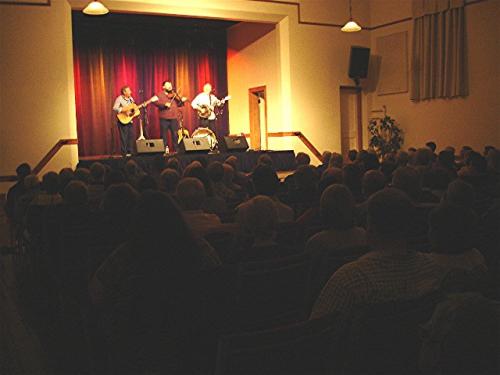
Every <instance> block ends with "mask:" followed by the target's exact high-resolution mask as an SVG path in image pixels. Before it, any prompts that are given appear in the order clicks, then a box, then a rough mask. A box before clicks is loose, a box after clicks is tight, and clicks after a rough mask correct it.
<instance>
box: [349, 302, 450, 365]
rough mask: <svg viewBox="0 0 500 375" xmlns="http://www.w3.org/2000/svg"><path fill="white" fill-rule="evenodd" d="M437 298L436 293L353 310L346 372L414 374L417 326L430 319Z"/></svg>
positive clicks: (418, 337)
mask: <svg viewBox="0 0 500 375" xmlns="http://www.w3.org/2000/svg"><path fill="white" fill-rule="evenodd" d="M440 299H441V294H440V293H439V292H436V293H431V294H429V295H425V296H423V297H420V298H417V299H413V300H408V301H393V302H387V303H381V304H376V305H370V306H366V307H364V308H362V309H359V310H358V311H355V313H354V315H353V317H352V322H351V330H350V335H349V338H350V339H349V357H348V361H347V364H346V366H347V367H346V369H347V373H356V374H357V373H362V374H415V373H417V361H418V354H419V351H420V347H421V339H420V325H421V324H423V323H425V322H427V321H428V320H429V319H430V317H431V316H432V313H433V311H434V308H435V306H436V305H437V303H438V302H439V301H440Z"/></svg>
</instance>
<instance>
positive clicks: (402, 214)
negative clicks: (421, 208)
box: [368, 188, 412, 250]
mask: <svg viewBox="0 0 500 375" xmlns="http://www.w3.org/2000/svg"><path fill="white" fill-rule="evenodd" d="M411 214H412V203H411V201H410V199H409V198H408V196H407V195H406V194H405V193H403V192H402V191H400V190H398V189H394V188H386V189H383V190H381V191H378V192H377V193H375V194H373V195H372V196H371V197H370V199H369V200H368V234H369V239H370V242H373V245H374V249H376V250H384V249H383V248H380V249H378V248H377V244H378V243H382V244H383V243H384V242H391V241H404V240H405V238H406V235H407V233H408V229H409V223H410V217H411ZM400 250H405V249H403V248H402V249H400Z"/></svg>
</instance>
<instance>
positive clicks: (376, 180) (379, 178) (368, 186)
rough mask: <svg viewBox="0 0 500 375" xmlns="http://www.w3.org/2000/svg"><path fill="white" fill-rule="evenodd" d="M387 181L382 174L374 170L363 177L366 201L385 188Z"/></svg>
mask: <svg viewBox="0 0 500 375" xmlns="http://www.w3.org/2000/svg"><path fill="white" fill-rule="evenodd" d="M385 184H386V179H385V176H384V174H383V173H382V172H380V171H378V170H376V169H372V170H371V171H368V172H366V173H365V174H364V175H363V180H362V186H363V195H364V197H365V198H366V199H368V198H370V197H371V196H372V195H373V194H375V193H376V192H377V191H379V190H382V189H383V188H384V187H385Z"/></svg>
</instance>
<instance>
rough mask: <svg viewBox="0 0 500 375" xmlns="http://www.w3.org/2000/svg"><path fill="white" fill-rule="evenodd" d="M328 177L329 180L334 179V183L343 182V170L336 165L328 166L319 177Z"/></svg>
mask: <svg viewBox="0 0 500 375" xmlns="http://www.w3.org/2000/svg"><path fill="white" fill-rule="evenodd" d="M327 178H328V179H329V180H330V181H334V182H333V183H335V184H343V183H344V171H343V170H342V169H341V168H336V167H328V168H327V169H325V171H324V172H323V174H322V175H321V179H322V180H324V179H327Z"/></svg>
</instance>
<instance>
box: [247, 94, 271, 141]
mask: <svg viewBox="0 0 500 375" xmlns="http://www.w3.org/2000/svg"><path fill="white" fill-rule="evenodd" d="M258 92H264V100H265V101H266V108H265V113H264V118H265V120H266V124H265V126H266V128H265V129H264V130H265V134H266V142H265V143H266V144H265V148H266V149H267V147H268V144H267V143H268V141H267V133H268V127H267V87H266V86H265V85H264V86H257V87H251V88H249V89H248V105H249V108H248V114H249V115H250V106H251V105H252V100H251V95H255V93H258ZM260 125H262V124H260ZM251 130H252V127H251V124H250V143H251V138H252V135H251ZM261 134H262V129H260V135H259V137H261ZM262 141H263V140H262V139H261V140H260V148H262ZM252 148H253V145H252Z"/></svg>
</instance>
